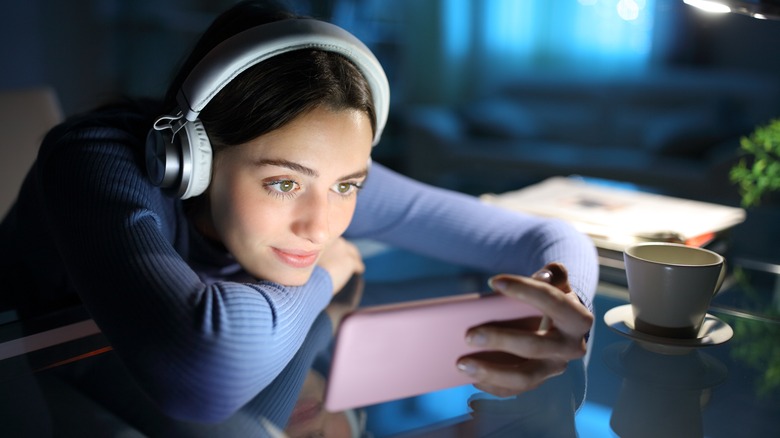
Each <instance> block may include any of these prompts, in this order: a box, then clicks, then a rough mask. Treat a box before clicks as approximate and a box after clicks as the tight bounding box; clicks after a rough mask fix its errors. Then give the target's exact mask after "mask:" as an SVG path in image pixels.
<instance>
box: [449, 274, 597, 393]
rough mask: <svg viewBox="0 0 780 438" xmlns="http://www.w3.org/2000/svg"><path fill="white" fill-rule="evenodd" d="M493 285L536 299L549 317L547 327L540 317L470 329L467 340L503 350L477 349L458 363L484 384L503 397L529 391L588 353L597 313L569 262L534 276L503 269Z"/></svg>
mask: <svg viewBox="0 0 780 438" xmlns="http://www.w3.org/2000/svg"><path fill="white" fill-rule="evenodd" d="M490 285H491V287H492V289H493V290H495V291H497V292H500V293H502V294H504V295H507V296H509V297H513V298H515V299H518V300H520V301H523V302H526V303H528V304H531V305H532V306H534V307H536V308H537V309H539V310H540V311H541V312H542V314H543V315H545V317H544V320H543V322H541V327H540V322H539V320H538V319H536V320H534V321H530V320H525V321H523V320H520V321H517V323H514V324H507V323H489V324H484V325H481V326H477V327H473V328H471V329H470V330H469V331H468V333H467V335H466V340H467V342H468V343H469V344H471V345H472V346H475V347H479V348H480V349H485V350H491V351H497V352H501V353H500V354H498V355H496V354H481V353H475V354H472V355H469V356H464V357H462V358H460V359H459V360H458V368H459V369H460V370H461V371H462V372H464V373H466V374H469V375H471V376H472V377H474V378H475V379H476V381H477V382H476V383H475V385H474V386H476V387H477V388H478V389H480V390H482V391H485V392H489V393H491V394H493V395H496V396H499V397H508V396H510V395H515V394H518V393H521V392H524V391H528V390H531V389H534V388H536V387H537V386H539V385H540V384H542V383H543V382H544V381H545V380H547V379H548V378H550V377H553V376H557V375H559V374H561V373H563V372H564V371H565V370H566V366H567V364H568V362H569V361H570V360H574V359H579V358H581V357H583V356H584V355H585V352H586V341H585V335H586V334H587V333H588V332H589V330H590V327H591V325H592V324H593V319H594V318H593V315H592V314H591V313H590V311H589V310H588V309H587V308H586V307H585V306H584V305H583V304H582V303H581V302H580V300H579V298H577V295H576V294H575V293H574V292H573V291H572V289H571V285H569V280H568V275H567V272H566V268H565V267H564V266H563V265H561V264H560V263H550V264H548V265H546V266H545V267H544V268H543V269H541V270H540V271H538V272H537V273H536V274H534V275H533V276H532V277H522V276H516V275H497V276H495V277H493V278H491V280H490ZM529 324H531V325H529ZM507 358H509V360H507Z"/></svg>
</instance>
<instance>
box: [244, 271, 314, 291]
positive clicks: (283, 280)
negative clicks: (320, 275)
mask: <svg viewBox="0 0 780 438" xmlns="http://www.w3.org/2000/svg"><path fill="white" fill-rule="evenodd" d="M312 271H313V269H308V270H306V272H292V273H281V272H273V273H271V274H270V275H269V274H268V273H265V274H261V275H256V277H257V278H260V279H262V280H266V281H270V282H272V283H276V284H281V285H282V286H288V287H295V286H303V285H304V284H306V282H307V281H309V279H310V278H311V274H312Z"/></svg>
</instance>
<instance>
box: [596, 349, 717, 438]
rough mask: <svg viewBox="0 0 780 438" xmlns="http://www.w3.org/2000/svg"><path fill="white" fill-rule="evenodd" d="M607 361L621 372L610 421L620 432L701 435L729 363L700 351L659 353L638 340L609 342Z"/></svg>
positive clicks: (605, 354) (648, 435)
mask: <svg viewBox="0 0 780 438" xmlns="http://www.w3.org/2000/svg"><path fill="white" fill-rule="evenodd" d="M604 360H605V362H606V363H607V365H608V366H609V368H610V369H612V371H614V372H615V373H617V374H618V375H620V376H622V377H623V384H622V387H621V390H620V395H619V396H618V402H617V403H616V405H615V408H614V410H613V412H612V418H611V419H610V426H611V427H612V430H614V431H615V433H617V434H618V435H619V436H621V437H645V436H647V437H650V436H652V437H658V436H685V437H695V436H703V433H704V432H703V425H702V410H703V409H704V407H705V406H706V404H707V400H708V399H709V395H710V391H711V389H712V388H713V387H714V386H716V385H718V384H719V383H721V382H722V381H723V380H724V379H725V378H726V375H727V369H726V367H725V366H724V365H723V364H722V363H721V362H719V361H718V360H717V359H715V358H713V357H712V356H710V355H708V354H706V353H703V352H701V351H699V350H693V351H691V352H689V353H687V354H681V355H667V354H658V353H653V352H651V351H648V350H646V349H644V348H642V347H641V346H640V345H639V344H637V343H635V342H631V343H617V344H613V345H611V346H609V347H607V348H606V349H605V351H604Z"/></svg>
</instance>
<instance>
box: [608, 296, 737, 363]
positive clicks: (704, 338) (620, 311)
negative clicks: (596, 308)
mask: <svg viewBox="0 0 780 438" xmlns="http://www.w3.org/2000/svg"><path fill="white" fill-rule="evenodd" d="M604 322H605V323H606V324H607V326H608V327H609V328H611V329H612V330H614V331H616V332H617V333H618V334H620V335H623V336H625V337H627V338H629V339H632V340H634V341H636V342H638V343H639V344H640V345H641V346H642V347H644V348H646V349H647V350H650V351H653V352H655V353H662V354H685V353H688V352H690V350H691V349H694V348H701V347H711V346H714V345H720V344H722V343H724V342H726V341H728V340H729V339H731V337H732V336H733V335H734V330H733V329H732V328H731V326H730V325H728V324H726V323H725V322H723V321H721V320H720V319H718V318H717V317H715V316H713V315H710V314H709V313H708V314H707V315H706V316H705V317H704V322H703V323H702V325H701V329H700V330H699V335H698V336H697V337H696V338H690V339H677V338H664V337H661V336H654V335H650V334H647V333H643V332H640V331H637V330H635V329H634V311H633V310H632V309H631V304H625V305H622V306H618V307H615V308H612V309H610V310H609V311H608V312H607V313H606V314H605V315H604Z"/></svg>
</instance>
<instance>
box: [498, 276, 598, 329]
mask: <svg viewBox="0 0 780 438" xmlns="http://www.w3.org/2000/svg"><path fill="white" fill-rule="evenodd" d="M553 275H554V274H553ZM553 278H555V277H554V276H553ZM553 282H554V283H555V280H553ZM490 285H491V287H492V288H493V290H495V291H497V292H500V293H503V294H504V295H507V296H510V297H514V298H516V299H518V300H520V301H523V302H526V303H528V304H531V305H532V306H534V307H536V308H537V309H539V310H540V311H541V312H542V314H544V315H545V316H546V317H547V318H549V319H550V320H551V324H552V325H553V326H555V327H557V328H558V330H560V331H561V332H563V333H565V334H568V335H572V336H583V335H584V334H585V333H587V332H588V331H589V330H590V327H591V325H592V324H593V315H592V314H591V313H590V312H589V311H588V309H587V308H585V306H583V305H582V304H581V303H580V302H579V299H578V298H577V296H576V295H575V294H574V293H573V292H568V293H567V292H565V291H564V290H562V289H561V288H560V287H556V286H555V285H553V284H550V283H547V282H545V281H540V280H536V279H533V278H528V277H520V276H513V275H498V276H495V277H493V278H492V279H491V282H490ZM565 288H566V289H570V288H568V283H566V287H565Z"/></svg>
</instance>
